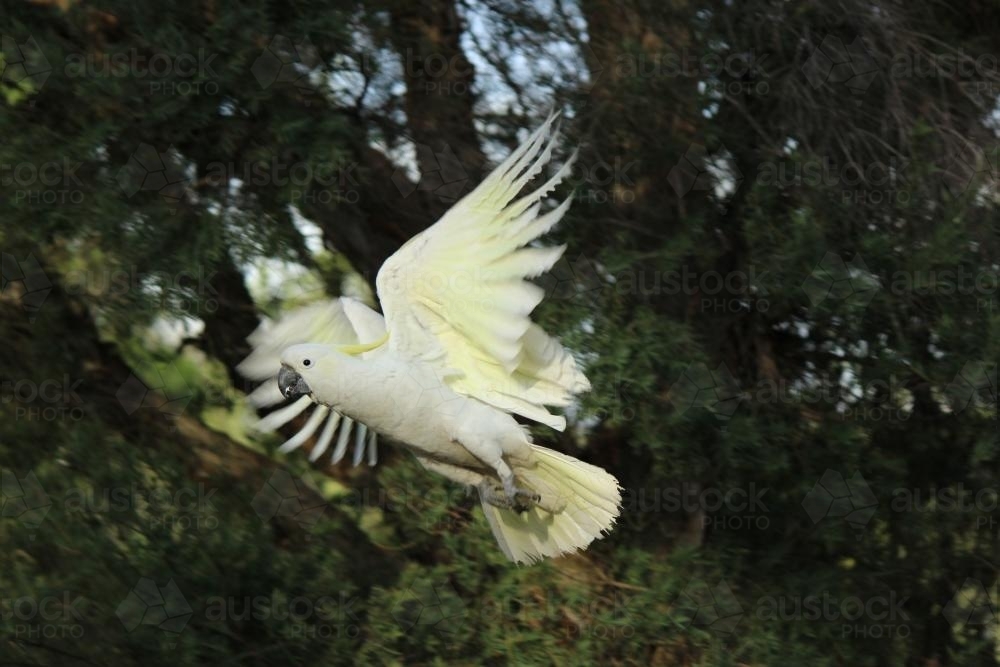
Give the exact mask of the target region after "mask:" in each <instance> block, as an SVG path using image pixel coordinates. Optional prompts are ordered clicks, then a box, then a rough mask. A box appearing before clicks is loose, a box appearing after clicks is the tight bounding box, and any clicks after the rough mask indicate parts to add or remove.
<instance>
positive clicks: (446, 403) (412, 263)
mask: <svg viewBox="0 0 1000 667" xmlns="http://www.w3.org/2000/svg"><path fill="white" fill-rule="evenodd" d="M554 123H555V116H552V117H550V118H549V119H548V120H547V121H546V122H545V123H544V124H543V125H542V126H541V127H540V128H538V129H537V130H536V131H535V132H534V133H532V134H531V136H530V137H528V139H527V141H525V142H524V143H523V144H522V145H521V146H519V147H518V148H517V149H516V150H515V151H514V152H513V153H512V154H511V155H510V156H509V157H508V158H507V159H506V160H505V161H504V162H503V163H502V164H501V165H500V166H498V167H497V168H496V169H494V170H493V172H492V173H491V174H490V175H489V176H488V177H487V178H486V179H485V180H484V181H483V182H482V183H481V184H480V185H479V186H478V187H477V188H476V189H475V190H473V191H472V192H471V193H469V194H468V195H466V196H465V197H464V198H462V199H461V200H460V201H459V202H457V203H456V204H455V205H454V206H453V207H452V208H451V209H450V210H449V211H448V212H447V213H445V214H444V216H442V218H441V219H440V220H438V221H437V222H436V223H435V224H434V225H432V226H431V227H429V228H428V229H426V230H424V231H423V232H421V233H420V234H418V235H416V236H415V237H413V238H412V239H410V240H409V241H408V242H407V243H406V244H405V245H404V246H403V247H402V248H400V249H399V250H398V251H397V252H396V253H395V254H394V255H392V256H391V257H390V258H389V259H388V260H386V262H385V264H384V265H383V266H382V268H381V270H380V271H379V273H378V277H377V278H376V287H377V291H378V296H379V301H380V302H381V306H382V311H383V313H384V319H383V317H382V316H380V315H379V314H378V313H376V312H375V311H373V310H371V309H370V308H368V307H367V306H364V305H363V304H361V303H359V302H357V301H353V300H350V299H345V298H341V299H339V300H337V301H335V302H333V304H322V305H318V306H311V307H308V308H306V309H301V310H299V311H296V312H294V313H292V314H290V315H288V316H287V317H286V318H284V319H283V320H281V321H279V323H278V324H277V325H276V326H274V327H269V328H263V329H262V330H259V331H258V332H255V333H254V334H253V336H251V339H250V342H251V343H252V344H253V346H254V352H253V354H251V356H250V357H248V358H247V360H246V361H245V362H244V364H243V365H242V366H241V370H242V371H243V372H244V373H245V374H246V375H248V376H249V377H252V378H254V379H258V380H264V379H267V382H265V384H264V385H263V388H262V389H261V390H259V391H260V392H261V396H263V398H261V397H260V396H257V402H258V404H262V405H272V404H275V403H277V402H278V401H279V400H280V399H281V398H282V397H284V398H286V399H294V400H295V402H294V403H292V405H291V406H289V407H288V408H284V410H286V411H287V412H285V413H282V414H279V416H278V417H276V418H273V419H271V417H270V416H269V417H265V418H264V420H262V421H263V422H264V424H263V426H264V427H265V428H276V427H277V426H278V425H280V424H282V423H285V422H287V421H289V420H291V419H292V418H293V417H294V416H297V415H298V414H300V413H301V412H302V411H304V410H305V409H306V408H308V407H310V406H312V405H315V404H318V405H317V406H316V407H315V412H314V413H313V415H312V417H311V418H310V419H309V420H308V421H307V423H306V425H305V426H304V427H303V429H302V430H301V431H300V432H299V433H298V434H297V435H296V436H294V437H293V438H292V439H291V440H289V441H288V442H287V443H286V445H285V446H284V449H285V450H290V449H294V448H295V447H298V446H300V445H301V444H302V443H303V442H305V441H306V440H308V438H309V437H311V436H312V435H313V434H314V433H315V432H316V431H317V430H318V428H319V425H320V424H321V423H322V422H323V420H324V419H326V420H327V424H326V428H325V429H324V431H323V433H322V435H321V436H320V439H319V441H318V442H317V444H316V446H315V447H314V449H313V458H316V457H318V456H319V455H321V454H322V452H323V451H325V450H326V448H327V446H328V445H329V443H330V441H331V439H332V434H333V431H334V430H335V429H336V428H337V426H338V424H339V423H340V422H339V421H335V420H341V419H343V420H350V421H349V422H346V423H344V424H341V426H340V427H341V429H342V432H341V438H340V440H339V441H338V444H339V445H340V446H339V447H338V450H339V454H340V455H341V456H342V455H343V450H344V448H345V447H346V443H347V438H348V437H349V431H350V429H351V427H352V425H356V427H357V429H358V430H357V434H356V440H355V447H356V450H355V452H356V456H355V463H357V462H358V461H359V459H360V457H361V455H362V454H363V452H364V451H365V449H366V448H367V449H368V451H369V456H370V457H372V458H373V457H374V452H375V443H374V440H373V435H372V436H367V437H368V440H366V436H365V435H364V433H365V431H362V430H361V429H365V430H366V431H370V432H371V433H372V434H374V433H375V432H378V433H380V434H383V435H385V436H388V437H390V438H392V439H393V440H396V441H398V442H400V443H401V444H403V445H405V446H406V447H407V448H408V449H410V450H411V451H412V452H413V454H414V455H415V456H416V457H417V460H418V461H420V462H421V463H422V464H423V465H424V466H425V467H426V468H428V469H429V470H432V471H434V472H437V473H439V474H441V475H444V476H445V477H447V478H449V479H451V480H453V481H455V482H458V483H460V484H465V485H468V486H474V487H475V488H476V489H477V490H478V491H479V495H480V498H481V501H482V507H483V511H484V513H485V514H486V518H487V520H488V521H489V524H490V527H491V528H492V530H493V534H494V536H495V537H496V539H497V542H498V543H499V545H500V548H501V549H502V550H503V552H504V553H505V554H506V555H507V556H508V557H509V558H510V559H511V560H513V561H515V562H519V563H522V562H533V561H536V560H539V559H541V558H544V557H550V556H558V555H560V554H563V553H569V552H573V551H575V550H577V549H583V548H585V547H586V546H587V545H588V544H590V542H592V541H593V540H594V539H596V538H598V537H600V536H601V535H603V534H604V533H606V532H607V531H609V530H610V529H611V527H612V525H613V524H614V522H615V520H616V518H617V516H618V513H619V511H620V504H621V490H620V487H619V485H618V480H616V479H615V478H614V477H613V476H611V475H610V474H608V473H607V472H605V471H604V470H603V469H601V468H598V467H596V466H593V465H590V464H587V463H584V462H582V461H579V460H577V459H575V458H573V457H570V456H567V455H565V454H560V453H559V452H556V451H553V450H551V449H547V448H544V447H541V446H538V445H535V444H533V443H532V441H531V437H530V435H529V433H528V431H527V429H526V428H524V427H523V426H522V425H520V424H519V423H518V422H517V420H515V419H514V417H513V415H520V416H522V417H525V418H527V419H531V420H534V421H537V422H540V423H542V424H546V425H548V426H550V427H552V428H554V429H557V430H563V429H564V428H565V426H566V422H565V419H564V418H563V417H561V416H558V415H554V414H552V413H551V412H549V410H548V408H549V407H565V406H567V405H569V404H570V402H571V400H572V397H573V396H574V395H575V394H579V393H581V392H583V391H587V390H588V389H590V383H589V382H588V380H587V378H586V377H585V376H584V375H583V373H582V372H581V371H580V369H579V367H578V366H577V364H576V361H575V360H574V359H573V357H572V355H570V353H569V352H568V351H567V350H565V349H564V348H563V347H562V345H561V344H560V343H559V342H558V341H557V340H556V339H554V338H552V337H550V336H549V335H548V334H546V333H545V331H543V330H542V329H541V327H539V326H538V325H537V324H535V323H533V322H532V321H531V319H530V315H531V312H532V310H534V308H535V306H537V305H538V303H539V302H540V301H541V300H542V298H543V296H544V291H543V290H542V289H541V288H540V287H538V286H537V285H535V284H533V283H532V282H530V279H531V278H534V277H536V276H538V275H540V274H542V273H545V272H546V271H548V270H549V269H550V268H552V266H553V264H555V262H556V261H558V259H559V258H560V256H561V255H562V253H563V252H564V251H565V246H557V247H536V246H534V245H529V244H531V243H532V242H534V241H535V240H536V239H538V238H539V237H540V236H542V235H543V234H545V233H546V232H547V231H549V230H550V229H551V228H552V227H553V226H554V225H555V224H556V223H558V222H559V220H560V219H561V218H562V217H563V215H564V214H565V213H566V210H567V209H568V208H569V204H570V200H569V199H567V200H566V201H564V202H562V203H561V204H560V205H558V206H557V207H555V208H553V209H552V210H550V211H548V212H546V213H542V212H541V205H542V201H543V200H544V199H545V197H546V195H547V194H548V193H550V192H551V191H552V190H553V189H554V188H555V187H556V186H557V185H558V184H559V183H560V182H561V181H562V180H563V179H564V178H565V177H566V176H567V175H568V174H569V171H570V168H571V166H572V162H573V159H574V157H575V155H574V156H573V157H571V158H570V159H569V160H568V161H567V162H566V163H565V164H564V165H562V167H560V168H559V169H558V170H556V171H555V173H554V174H553V175H552V176H551V177H550V178H549V179H548V180H547V181H545V182H544V183H543V184H542V185H541V186H540V187H539V188H538V189H536V190H533V191H531V192H530V193H528V194H526V195H524V196H521V197H520V198H518V195H519V194H520V192H521V190H523V189H524V187H525V186H526V185H527V184H528V183H529V182H531V181H533V180H534V179H535V178H536V177H538V176H540V175H541V174H542V172H543V170H544V169H545V166H546V164H547V163H548V162H549V161H550V159H551V157H552V153H553V150H554V148H555V146H556V142H557V140H558V131H555V130H553V126H554ZM279 350H280V351H279ZM279 362H280V363H279ZM275 373H277V376H276V377H275ZM255 395H257V392H255ZM278 413H281V410H279V411H278ZM272 414H275V413H272ZM268 419H271V421H270V422H268ZM317 449H318V450H320V451H319V452H318V453H317ZM337 453H338V452H337V451H335V454H337ZM335 458H336V457H335Z"/></svg>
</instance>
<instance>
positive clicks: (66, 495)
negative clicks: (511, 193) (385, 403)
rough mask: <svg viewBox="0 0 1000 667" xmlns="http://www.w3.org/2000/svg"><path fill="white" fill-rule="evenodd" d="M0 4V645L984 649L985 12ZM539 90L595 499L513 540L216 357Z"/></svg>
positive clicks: (991, 26)
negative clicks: (612, 502) (552, 547)
mask: <svg viewBox="0 0 1000 667" xmlns="http://www.w3.org/2000/svg"><path fill="white" fill-rule="evenodd" d="M0 11H2V15H3V18H4V20H3V27H2V31H0V32H2V47H3V48H2V52H3V56H2V58H3V59H2V60H0V71H2V74H0V80H2V81H0V137H2V140H0V167H2V171H0V220H2V223H0V251H2V253H3V255H2V260H3V261H2V269H3V284H2V295H0V341H2V344H0V375H2V380H3V391H2V401H0V469H2V496H3V497H2V502H3V507H2V517H0V555H2V566H0V664H4V665H144V666H148V665H153V664H165V665H194V664H217V665H229V664H239V665H271V664H275V665H278V664H280V665H300V664H301V665H320V664H324V665H325V664H386V663H389V664H443V663H446V662H457V663H460V664H474V663H484V664H534V663H540V664H545V663H558V664H574V663H575V664H636V665H646V664H657V665H765V664H780V665H786V664H787V665H791V664H809V665H844V666H850V667H857V666H860V665H913V666H918V665H919V666H926V667H931V666H934V665H995V664H996V663H997V661H998V629H1000V621H998V618H1000V617H998V615H997V560H998V535H1000V517H998V513H997V467H998V443H997V421H996V420H997V403H996V401H997V395H996V379H997V374H996V361H997V358H998V351H1000V350H998V341H1000V336H998V335H997V331H998V326H1000V318H998V314H997V306H998V302H997V270H998V264H997V262H998V257H1000V252H998V251H1000V224H998V218H997V212H996V205H997V201H998V189H997V183H998V181H997V178H998V167H1000V163H998V154H997V146H998V143H997V123H998V121H1000V113H998V107H997V97H998V93H1000V70H998V67H1000V66H998V63H997V59H998V47H997V45H998V44H1000V5H998V4H997V3H996V2H989V1H979V2H967V3H957V4H950V3H938V2H928V1H913V2H906V3H901V2H882V1H875V2H826V1H823V2H770V1H766V0H751V1H748V2H736V3H733V2H685V1H683V0H678V1H676V2H669V3H664V2H632V1H629V2H606V1H604V0H580V1H579V2H573V1H571V0H553V1H551V2H539V3H529V2H517V1H514V0H510V1H504V0H487V1H479V0H456V1H454V2H453V1H451V0H427V1H425V2H420V3H414V2H371V3H365V4H355V3H350V2H336V1H335V2H294V1H293V2H259V1H248V2H239V3H237V2H219V1H213V0H204V1H202V2H177V3H131V2H108V3H93V2H85V1H81V0H34V1H32V2H22V1H18V2H15V1H6V0H5V1H3V2H0ZM552 109H557V110H561V111H562V112H563V113H564V122H563V127H564V131H565V141H564V143H563V145H562V146H561V147H560V157H562V158H564V157H565V156H566V155H568V153H569V152H570V151H571V150H572V149H573V148H574V147H576V146H579V147H580V160H579V163H578V166H577V167H576V168H575V171H574V178H573V179H572V182H571V183H569V184H567V185H566V186H564V187H562V188H560V191H559V192H558V193H557V195H560V196H564V195H568V194H570V192H574V193H575V203H574V205H573V207H572V209H571V210H570V212H569V214H568V215H567V216H566V218H565V219H564V222H563V223H562V224H561V225H560V227H559V228H558V229H557V230H556V231H555V232H554V234H553V235H552V237H553V240H554V241H558V242H566V243H568V244H569V250H568V251H567V253H566V261H563V262H560V264H559V265H557V267H556V268H555V270H554V271H553V273H552V275H551V276H549V277H547V278H545V279H542V280H541V284H542V285H544V286H545V287H546V288H547V289H548V290H549V298H548V299H547V300H546V301H545V302H544V303H543V304H542V306H541V307H540V308H539V309H538V310H537V311H536V318H537V319H538V321H539V322H541V323H542V324H543V326H544V327H545V328H546V329H547V330H548V331H550V332H552V333H554V334H556V335H558V336H560V337H561V338H562V340H563V341H564V343H565V344H566V345H567V346H569V347H570V348H571V349H573V350H574V351H575V352H576V353H577V354H578V357H579V358H580V360H581V361H582V362H583V363H584V364H585V365H586V368H587V373H588V376H589V377H590V378H591V380H592V382H593V391H592V392H591V393H590V394H589V395H587V396H584V397H583V398H582V402H581V404H580V405H579V406H576V407H575V408H574V409H573V410H571V411H570V423H571V426H570V428H568V429H567V431H566V432H565V433H562V434H559V433H555V432H553V431H551V430H549V429H545V428H537V429H535V437H536V439H537V440H538V441H539V442H541V443H543V444H546V445H548V446H552V447H555V448H557V449H559V450H561V451H565V452H568V453H570V454H572V455H574V456H577V457H579V458H582V459H584V460H586V461H589V462H593V463H595V464H598V465H601V466H603V467H605V468H607V469H608V470H609V471H610V472H612V473H613V474H615V475H616V476H617V477H618V478H619V479H620V480H621V481H622V484H623V486H624V487H625V489H626V492H625V507H624V510H623V514H622V518H621V520H620V523H619V524H618V526H617V528H616V529H615V531H614V533H613V534H612V535H611V536H609V537H608V538H606V539H604V540H601V541H599V542H597V543H595V544H594V545H593V546H592V547H591V548H590V549H589V550H588V551H586V552H585V553H583V554H580V555H577V556H573V557H569V558H563V559H560V560H558V561H553V562H547V563H544V564H541V565H537V566H534V567H522V568H517V567H514V566H512V565H510V564H508V563H507V562H506V561H505V559H504V558H503V556H502V554H501V553H500V551H499V549H498V548H497V547H496V545H495V543H494V540H493V538H492V536H491V535H490V532H489V529H488V527H487V525H486V522H485V521H484V519H483V517H482V516H481V511H480V510H479V509H478V508H477V501H476V499H475V496H474V495H472V496H470V495H468V494H466V493H465V491H464V490H462V489H458V488H456V487H454V486H452V485H450V483H448V482H447V481H446V480H444V479H441V478H439V477H436V476H433V475H430V474H427V473H426V472H425V471H423V470H422V469H420V468H419V466H418V465H417V464H416V462H415V461H413V460H412V459H411V457H409V456H408V455H406V454H405V453H401V452H399V450H396V449H394V448H393V447H392V446H391V445H389V444H386V443H383V444H382V448H381V453H382V459H383V460H382V462H381V463H380V465H379V466H378V467H376V468H371V469H370V468H367V467H361V468H357V469H354V468H350V467H349V466H348V465H347V464H344V463H342V464H339V465H336V466H332V465H325V464H323V463H318V464H315V465H310V464H309V463H308V459H307V456H306V455H305V454H304V453H303V452H297V453H295V454H292V455H289V456H282V455H278V454H276V453H275V449H276V447H277V446H278V444H280V442H281V441H282V439H281V438H278V437H276V436H275V437H264V438H261V437H259V436H254V435H252V434H251V432H250V430H249V429H248V424H249V421H250V419H251V415H250V414H248V411H247V408H246V406H245V403H244V401H243V397H244V392H245V391H247V390H248V389H250V387H248V386H247V385H246V384H245V383H244V381H243V380H242V379H241V378H240V377H239V376H238V375H237V374H236V372H235V366H236V364H237V363H238V362H239V360H240V359H242V358H243V357H244V356H245V355H246V353H247V351H248V348H247V345H246V342H245V337H246V336H247V334H248V333H250V332H251V331H252V330H253V329H254V328H255V327H256V326H257V324H258V322H259V321H260V319H261V318H262V317H264V316H274V315H277V314H279V313H280V312H282V311H283V310H285V309H288V308H291V307H294V306H295V305H298V304H301V303H304V302H307V301H310V300H314V299H316V298H323V297H324V295H329V296H336V295H339V294H351V295H355V296H359V297H361V298H369V299H370V298H371V292H370V289H371V285H372V283H373V280H374V276H375V274H376V272H377V270H378V268H379V266H380V265H381V262H382V261H383V260H384V259H385V258H386V257H387V256H388V255H389V254H391V253H392V252H393V251H394V250H395V249H396V248H398V247H399V246H400V245H401V244H402V243H403V242H405V241H406V239H408V238H409V237H410V236H412V235H413V234H414V233H416V232H417V231H419V230H421V229H423V228H424V227H426V226H428V225H429V224H431V223H432V222H433V221H434V220H435V219H436V218H437V217H438V216H439V215H440V214H441V213H442V212H443V211H445V210H446V209H447V208H448V206H450V204H451V203H453V201H454V200H455V198H456V197H458V196H460V195H461V194H463V193H464V192H466V191H468V190H469V189H470V188H471V187H472V186H474V185H475V183H477V182H478V180H479V179H480V178H481V177H482V176H483V175H484V174H485V173H487V172H488V170H489V169H490V167H491V166H492V165H495V164H496V163H498V162H499V160H501V159H502V158H503V157H504V156H505V155H506V154H507V153H508V152H509V150H511V149H512V148H513V147H514V146H515V145H517V143H518V141H519V140H523V139H524V138H525V136H526V132H527V131H528V130H530V129H531V128H534V127H536V126H537V125H538V124H539V123H540V122H541V121H542V120H543V119H544V117H545V116H546V115H547V114H548V113H549V111H550V110H552ZM372 303H373V305H374V302H372ZM291 432H292V431H288V433H286V434H285V435H286V436H287V435H288V434H290V433H291ZM307 448H308V445H307Z"/></svg>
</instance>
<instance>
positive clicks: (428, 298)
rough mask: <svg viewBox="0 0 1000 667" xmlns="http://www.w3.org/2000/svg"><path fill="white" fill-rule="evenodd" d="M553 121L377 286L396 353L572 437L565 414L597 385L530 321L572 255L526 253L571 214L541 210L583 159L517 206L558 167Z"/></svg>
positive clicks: (408, 249) (416, 241)
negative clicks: (546, 281)
mask: <svg viewBox="0 0 1000 667" xmlns="http://www.w3.org/2000/svg"><path fill="white" fill-rule="evenodd" d="M555 118H556V117H555V116H551V117H550V118H549V119H548V120H547V121H546V122H545V124H544V125H542V126H541V127H540V128H539V129H538V130H536V131H535V132H534V133H533V134H532V135H531V136H530V137H529V138H528V140H527V141H525V142H524V143H523V144H522V145H521V146H520V147H518V148H517V149H516V150H515V151H514V152H513V153H512V154H511V155H510V157H508V158H507V159H506V160H505V161H504V162H503V163H502V164H501V165H500V166H498V167H497V168H496V169H494V170H493V172H492V173H491V174H490V175H489V176H488V177H487V178H486V179H485V180H484V181H483V182H482V183H481V184H480V185H479V186H478V187H477V188H476V189H475V190H473V191H472V192H471V193H469V194H468V195H466V196H465V197H464V198H462V199H461V200H460V201H459V202H458V203H456V204H455V205H454V206H453V207H452V208H451V209H450V210H449V211H448V212H447V213H445V214H444V216H442V218H441V219H440V220H439V221H438V222H437V223H435V224H434V225H433V226H431V227H430V228H428V229H426V230H424V231H423V232H421V233H420V234H418V235H417V236H415V237H413V238H412V239H410V241H409V242H407V243H406V244H405V245H404V246H403V247H402V248H400V249H399V250H398V251H397V252H396V253H395V254H394V255H392V256H391V257H390V258H389V259H388V260H386V262H385V264H384V265H383V266H382V269H381V270H380V271H379V274H378V277H377V279H376V286H377V288H378V295H379V300H380V301H381V304H382V310H383V312H384V313H385V316H386V326H387V328H388V329H389V331H390V336H389V345H390V346H392V347H394V348H395V349H396V350H398V351H400V352H403V353H404V354H406V355H410V356H413V357H417V358H422V359H425V360H433V361H434V362H435V363H438V364H439V366H440V368H441V371H442V376H443V377H445V379H446V381H447V382H448V384H449V385H450V386H451V387H452V389H454V390H455V391H457V392H459V393H463V394H466V395H469V396H473V397H475V398H477V399H479V400H481V401H484V402H486V403H489V404H490V405H493V406H495V407H497V408H500V409H502V410H506V411H508V412H513V413H516V414H519V415H522V416H524V417H527V418H529V419H533V420H535V421H538V422H541V423H543V424H547V425H549V426H551V427H552V428H556V429H559V430H562V429H564V428H565V426H566V421H565V419H564V418H563V417H560V416H557V415H553V414H551V413H550V412H549V411H548V410H547V409H546V407H545V406H559V407H563V406H566V405H568V404H569V403H570V400H571V397H572V395H573V394H577V393H580V392H582V391H586V390H587V389H589V388H590V383H589V382H588V381H587V378H586V377H585V376H584V375H583V373H582V372H580V370H579V369H578V368H577V365H576V362H575V361H574V359H573V357H572V356H571V355H570V354H569V353H568V352H567V351H566V350H565V349H564V348H563V347H562V346H561V345H560V344H559V342H558V341H556V340H555V339H554V338H551V337H550V336H548V334H546V333H545V332H544V331H543V330H542V329H541V327H539V326H538V325H536V324H534V323H532V321H531V319H530V314H531V311H532V310H534V308H535V306H537V305H538V303H539V302H540V301H541V300H542V298H543V296H544V290H542V288H540V287H538V286H537V285H535V284H533V283H531V282H529V281H528V279H529V278H534V277H536V276H538V275H540V274H542V273H545V272H546V271H548V270H549V269H550V268H552V266H553V264H555V263H556V261H558V259H559V258H560V257H561V256H562V254H563V252H564V251H565V249H566V248H565V246H557V247H544V248H543V247H526V246H527V245H528V244H529V243H531V242H533V241H534V240H536V239H537V238H538V237H540V236H541V235H543V234H544V233H546V232H547V231H549V230H550V229H551V228H552V227H553V226H555V224H556V223H558V222H559V220H560V219H561V218H562V217H563V215H564V214H565V213H566V210H567V209H568V208H569V204H570V200H569V199H567V200H566V201H564V202H563V203H562V204H560V205H559V206H557V207H556V208H554V209H552V210H551V211H549V212H547V213H544V214H540V209H541V201H542V199H543V198H544V197H545V196H546V195H547V194H548V193H549V192H551V191H552V190H553V188H555V187H556V186H557V185H558V184H559V183H560V182H561V181H562V180H563V179H564V178H565V177H566V176H567V175H568V174H569V172H570V168H571V166H572V163H573V160H574V159H575V157H576V155H575V154H574V155H573V156H572V157H571V158H570V159H569V160H568V161H567V162H566V163H565V164H564V165H562V167H561V168H559V169H558V170H557V171H556V173H555V174H554V175H553V176H552V177H551V178H550V179H549V180H548V181H546V182H545V183H544V184H543V185H542V186H541V187H539V188H538V189H537V190H534V191H533V192H531V193H529V194H527V195H525V196H523V197H521V198H520V199H517V200H515V199H514V198H515V197H516V196H517V195H518V193H519V192H520V191H521V190H522V189H523V188H524V186H525V185H527V184H528V183H529V182H530V181H531V180H533V179H534V178H535V177H537V176H538V175H539V174H541V173H542V171H543V170H544V168H545V165H546V164H547V163H548V162H549V160H550V159H551V157H552V152H553V150H554V148H555V145H556V142H557V140H558V131H557V130H556V131H554V130H553V124H554V121H555Z"/></svg>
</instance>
